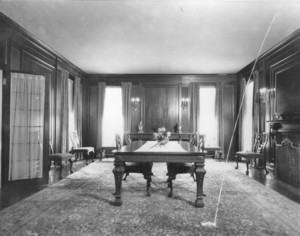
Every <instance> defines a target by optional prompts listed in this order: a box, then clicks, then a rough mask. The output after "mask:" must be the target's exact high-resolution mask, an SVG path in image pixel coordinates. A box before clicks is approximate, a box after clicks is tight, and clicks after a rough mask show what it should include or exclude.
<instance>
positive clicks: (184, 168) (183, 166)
mask: <svg viewBox="0 0 300 236" xmlns="http://www.w3.org/2000/svg"><path fill="white" fill-rule="evenodd" d="M167 168H168V173H167V175H168V176H173V175H174V174H175V176H174V177H176V174H184V173H193V171H194V170H195V165H194V163H187V162H184V163H167ZM174 179H175V178H174Z"/></svg>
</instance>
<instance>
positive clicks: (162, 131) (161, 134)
mask: <svg viewBox="0 0 300 236" xmlns="http://www.w3.org/2000/svg"><path fill="white" fill-rule="evenodd" d="M170 136H171V132H169V131H167V129H166V128H165V127H161V128H158V129H157V132H154V133H153V137H154V140H157V141H158V142H161V141H163V140H169V137H170Z"/></svg>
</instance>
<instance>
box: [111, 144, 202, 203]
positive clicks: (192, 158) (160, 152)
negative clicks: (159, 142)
mask: <svg viewBox="0 0 300 236" xmlns="http://www.w3.org/2000/svg"><path fill="white" fill-rule="evenodd" d="M148 142H149V141H148ZM170 142H176V143H178V145H177V144H176V145H177V146H180V147H181V148H182V150H181V151H178V150H177V149H176V150H172V148H169V149H167V150H166V149H164V147H161V148H153V149H149V150H146V151H143V150H141V148H142V147H143V145H145V144H146V143H147V141H134V142H132V143H131V144H129V145H126V146H123V147H122V148H121V149H120V150H116V151H114V152H113V155H114V158H115V160H114V166H115V167H114V169H113V173H114V177H115V188H116V191H115V193H114V195H115V200H114V202H113V205H115V206H121V205H122V196H121V194H122V177H123V174H124V170H125V169H124V162H169V163H170V162H173V163H185V162H193V163H195V171H194V172H195V176H196V187H197V194H196V200H195V207H204V202H203V195H204V194H203V182H204V175H205V173H206V170H205V169H204V163H205V152H203V151H199V150H198V148H197V147H196V146H195V145H192V144H190V143H189V142H187V141H170ZM149 178H151V177H150V176H149Z"/></svg>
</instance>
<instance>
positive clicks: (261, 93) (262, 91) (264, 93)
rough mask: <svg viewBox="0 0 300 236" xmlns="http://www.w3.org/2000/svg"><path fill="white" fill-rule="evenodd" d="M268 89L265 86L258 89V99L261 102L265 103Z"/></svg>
mask: <svg viewBox="0 0 300 236" xmlns="http://www.w3.org/2000/svg"><path fill="white" fill-rule="evenodd" d="M268 94H269V93H268V89H266V88H261V89H260V90H259V98H260V101H261V102H263V103H266V102H267V99H268Z"/></svg>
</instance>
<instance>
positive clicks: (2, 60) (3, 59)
mask: <svg viewBox="0 0 300 236" xmlns="http://www.w3.org/2000/svg"><path fill="white" fill-rule="evenodd" d="M0 32H1V31H0ZM7 52H8V42H7V40H4V39H2V38H1V37H0V64H4V65H7V64H8V57H7Z"/></svg>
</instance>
